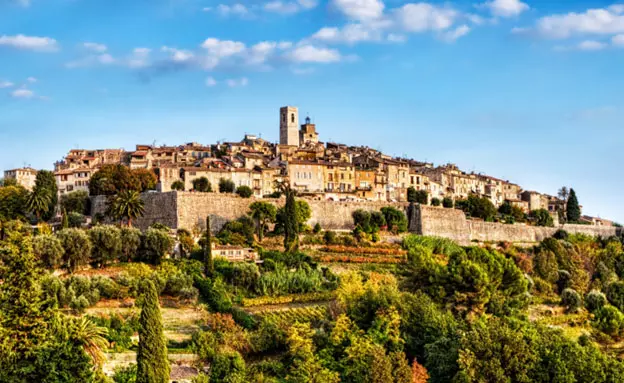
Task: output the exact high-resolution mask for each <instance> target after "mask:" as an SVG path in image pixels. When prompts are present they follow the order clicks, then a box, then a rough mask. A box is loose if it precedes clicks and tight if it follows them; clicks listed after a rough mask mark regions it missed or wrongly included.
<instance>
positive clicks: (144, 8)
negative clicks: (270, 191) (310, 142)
mask: <svg viewBox="0 0 624 383" xmlns="http://www.w3.org/2000/svg"><path fill="white" fill-rule="evenodd" d="M623 59H624V3H623V4H618V3H612V2H607V1H575V0H559V1H536V0H533V1H528V0H527V1H526V2H522V1H520V0H491V1H488V0H484V1H482V2H479V0H477V2H469V1H461V2H453V1H450V2H437V1H431V2H407V1H401V0H385V1H382V0H329V1H320V0H254V1H245V0H236V1H234V2H228V1H227V0H223V2H219V1H209V0H0V169H11V168H16V167H21V166H26V165H29V166H32V167H35V168H38V169H52V168H53V164H54V162H55V161H57V160H60V159H61V158H62V157H63V155H64V154H65V153H67V151H68V150H70V149H72V148H88V149H98V148H125V149H133V148H134V145H135V144H153V143H155V144H157V145H163V144H167V145H174V144H182V143H185V142H191V141H195V142H200V143H204V144H210V143H215V142H216V141H219V140H221V141H223V140H227V141H233V140H239V139H241V138H242V137H243V135H244V134H245V133H250V134H258V135H261V136H262V137H263V138H265V139H268V140H270V141H277V140H278V138H279V107H281V106H285V105H292V106H297V107H299V112H300V120H303V119H304V118H305V116H310V117H311V118H312V120H313V122H314V123H316V124H317V130H318V132H319V133H320V138H321V140H322V141H333V142H342V143H347V144H353V145H366V146H370V147H373V148H376V149H381V150H382V151H384V152H386V153H388V154H391V155H396V156H405V157H411V158H414V159H417V160H421V161H425V160H426V161H429V162H433V163H435V164H436V165H437V164H445V163H449V162H450V163H455V164H457V165H458V166H459V167H460V168H462V169H463V170H466V171H475V172H481V173H485V174H489V175H492V176H495V177H499V178H503V179H508V180H510V181H512V182H515V183H518V184H520V185H521V186H522V187H523V188H525V189H526V190H537V191H540V192H543V193H548V194H556V193H557V190H558V189H559V188H560V187H561V186H564V185H566V186H569V187H573V188H574V189H575V191H576V193H577V195H578V198H579V200H580V203H581V205H583V213H584V214H589V215H594V216H600V217H603V218H610V219H614V220H617V221H619V222H623V223H624V205H623V204H621V203H620V199H619V197H620V191H621V190H622V188H623V187H624V178H623V177H622V176H621V175H622V172H621V171H620V168H619V164H620V163H622V162H623V161H622V160H623V159H624V152H623V151H622V150H621V147H622V143H623V142H624V132H622V129H621V128H622V121H623V118H622V117H624V111H623V107H624V92H623V91H622V89H624V73H623V68H624V66H623V64H624V60H623Z"/></svg>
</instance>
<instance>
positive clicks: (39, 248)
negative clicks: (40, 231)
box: [33, 235, 65, 269]
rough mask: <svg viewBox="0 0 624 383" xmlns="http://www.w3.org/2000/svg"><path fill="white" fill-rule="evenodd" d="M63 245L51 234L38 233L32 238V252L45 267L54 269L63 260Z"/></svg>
mask: <svg viewBox="0 0 624 383" xmlns="http://www.w3.org/2000/svg"><path fill="white" fill-rule="evenodd" d="M64 252H65V250H63V245H62V243H61V241H60V240H59V239H58V238H57V237H55V236H53V235H38V236H36V237H34V238H33V253H34V255H35V256H36V257H37V258H38V259H39V260H40V261H41V263H42V264H43V266H44V267H45V268H47V269H56V268H57V267H59V266H60V265H61V262H62V260H63V253H64Z"/></svg>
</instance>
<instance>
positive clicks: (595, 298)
mask: <svg viewBox="0 0 624 383" xmlns="http://www.w3.org/2000/svg"><path fill="white" fill-rule="evenodd" d="M606 304H607V297H606V296H605V295H604V294H603V293H602V292H601V291H598V290H592V291H590V292H589V294H587V296H585V307H587V310H589V311H590V312H594V311H596V310H598V309H601V308H602V307H603V306H604V305H606Z"/></svg>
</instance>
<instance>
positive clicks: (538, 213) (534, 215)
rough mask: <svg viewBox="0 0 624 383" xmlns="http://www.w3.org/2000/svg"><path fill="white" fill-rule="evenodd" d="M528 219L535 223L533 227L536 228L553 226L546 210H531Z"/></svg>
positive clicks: (551, 218)
mask: <svg viewBox="0 0 624 383" xmlns="http://www.w3.org/2000/svg"><path fill="white" fill-rule="evenodd" d="M529 217H530V218H531V219H532V220H533V221H534V222H535V225H537V226H547V227H553V226H555V223H554V220H553V217H552V216H551V215H550V213H549V212H548V210H546V209H537V210H532V211H531V212H530V213H529Z"/></svg>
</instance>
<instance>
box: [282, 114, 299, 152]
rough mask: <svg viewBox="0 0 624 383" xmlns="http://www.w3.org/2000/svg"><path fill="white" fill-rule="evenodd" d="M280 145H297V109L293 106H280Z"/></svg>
mask: <svg viewBox="0 0 624 383" xmlns="http://www.w3.org/2000/svg"><path fill="white" fill-rule="evenodd" d="M280 145H291V146H299V111H298V110H297V108H296V107H294V106H284V107H281V108H280Z"/></svg>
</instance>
